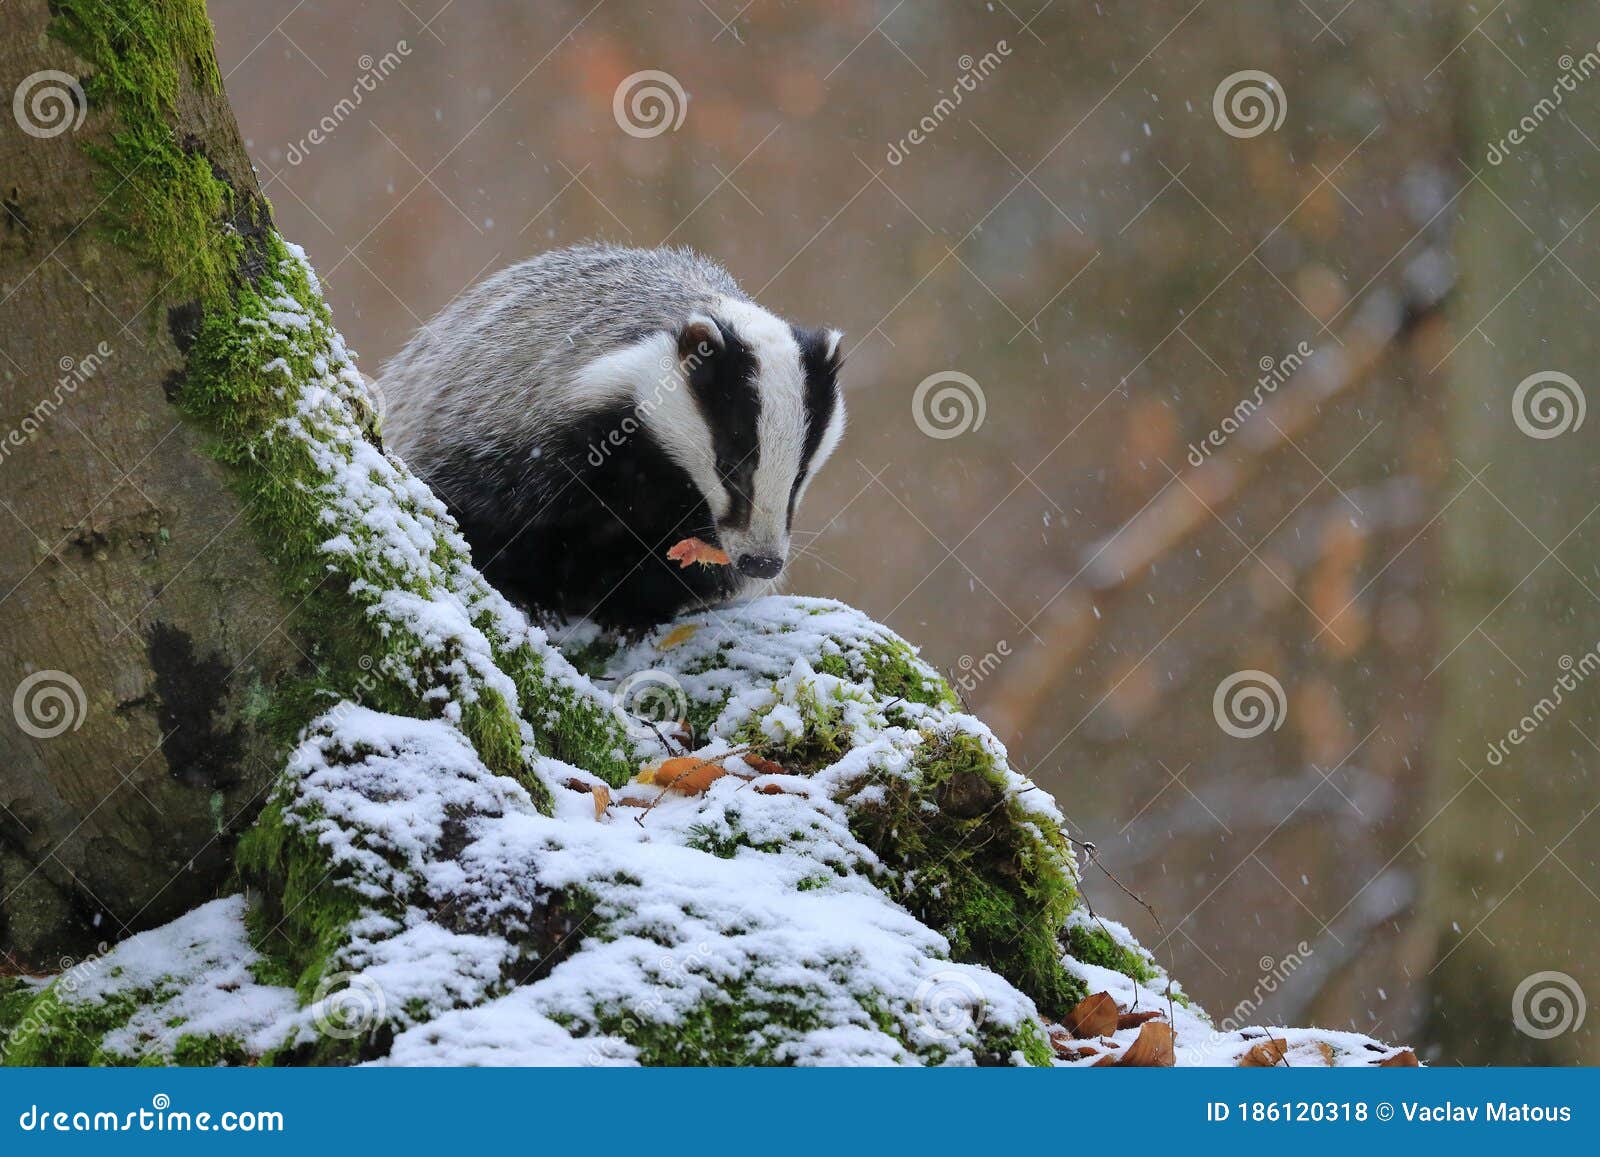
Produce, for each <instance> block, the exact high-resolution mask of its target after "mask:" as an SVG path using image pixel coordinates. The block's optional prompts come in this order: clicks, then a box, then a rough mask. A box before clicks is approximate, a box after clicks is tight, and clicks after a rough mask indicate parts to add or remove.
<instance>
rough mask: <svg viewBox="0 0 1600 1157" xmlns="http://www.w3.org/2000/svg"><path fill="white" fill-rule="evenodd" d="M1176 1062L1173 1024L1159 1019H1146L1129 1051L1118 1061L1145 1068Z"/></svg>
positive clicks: (1122, 1063) (1126, 1064) (1160, 1067)
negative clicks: (1173, 1049) (1173, 1044)
mask: <svg viewBox="0 0 1600 1157" xmlns="http://www.w3.org/2000/svg"><path fill="white" fill-rule="evenodd" d="M1176 1063H1177V1057H1176V1055H1175V1054H1174V1053H1173V1051H1172V1026H1171V1025H1170V1024H1164V1023H1162V1022H1161V1021H1159V1020H1151V1021H1146V1022H1145V1023H1144V1024H1143V1025H1142V1026H1141V1027H1140V1029H1139V1035H1138V1036H1137V1037H1136V1038H1135V1039H1134V1042H1133V1043H1132V1044H1131V1045H1129V1046H1128V1051H1127V1052H1125V1053H1123V1054H1122V1059H1121V1060H1119V1061H1117V1064H1119V1065H1122V1066H1124V1067H1131V1068H1143V1069H1165V1068H1171V1067H1172V1066H1173V1065H1174V1064H1176Z"/></svg>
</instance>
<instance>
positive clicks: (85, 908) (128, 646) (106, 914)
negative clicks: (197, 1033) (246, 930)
mask: <svg viewBox="0 0 1600 1157" xmlns="http://www.w3.org/2000/svg"><path fill="white" fill-rule="evenodd" d="M57 8H58V6H57V5H53V4H47V3H46V2H45V0H16V2H14V3H10V4H7V5H5V6H3V7H0V87H3V89H4V93H5V94H6V96H7V97H8V99H9V98H10V97H11V96H12V94H17V99H18V100H19V101H20V102H21V104H20V105H18V106H15V107H18V108H19V110H20V115H19V116H11V115H7V116H6V118H5V122H4V124H3V127H0V174H4V176H3V177H0V181H3V190H0V195H3V200H4V210H5V212H4V215H3V224H0V299H3V304H0V353H3V357H0V505H3V506H4V511H3V512H0V522H3V523H5V524H6V525H7V527H8V529H7V530H6V531H5V533H4V535H3V536H0V543H3V546H0V610H3V614H0V695H3V697H4V699H5V700H6V701H7V703H8V704H10V708H11V709H10V710H0V949H3V951H4V954H5V955H6V956H8V957H11V958H12V964H13V966H24V967H26V966H37V965H39V964H41V963H42V962H45V961H46V960H49V961H50V962H51V963H52V964H53V963H54V958H55V957H57V956H59V955H61V954H74V955H76V954H79V953H81V952H83V951H84V950H86V948H87V947H89V946H91V945H93V944H94V943H95V942H98V941H105V940H115V939H118V938H120V937H121V936H122V935H124V934H125V933H127V932H130V931H134V930H137V929H141V928H146V927H150V926H152V925H155V924H159V923H161V922H163V921H166V920H168V919H171V918H172V917H173V916H175V915H177V914H178V913H180V912H183V911H185V910H186V909H188V908H190V907H192V906H193V905H194V904H195V903H196V902H197V901H199V900H201V899H204V898H208V897H209V896H211V895H213V894H214V893H215V891H216V890H217V887H218V885H219V883H220V882H221V881H222V880H223V879H224V877H225V875H226V873H227V871H228V867H229V854H228V853H229V850H230V847H231V843H232V839H233V836H234V833H236V832H237V831H238V830H239V829H240V828H241V827H242V826H243V825H244V824H246V823H247V822H248V820H249V819H250V817H251V816H252V815H253V814H254V809H255V806H256V805H258V804H259V801H260V798H261V796H262V794H263V792H264V791H265V789H266V788H267V787H268V786H269V785H270V783H271V782H272V780H273V779H274V777H275V776H276V774H277V771H278V769H279V768H281V765H282V753H281V751H279V750H277V746H278V745H277V744H276V743H274V741H273V740H272V738H271V737H270V736H269V735H268V733H267V731H266V729H265V728H264V727H263V726H262V725H261V724H260V723H259V722H258V721H257V718H256V716H255V714H254V713H253V710H252V708H253V706H254V705H255V704H257V703H259V702H260V701H261V700H262V699H263V698H264V697H265V696H266V695H267V694H268V693H270V690H271V688H272V687H273V685H274V683H275V682H276V681H277V680H278V679H279V677H280V676H281V675H282V673H284V672H285V671H287V670H290V669H292V668H293V667H295V665H297V664H300V663H302V662H303V659H302V655H301V651H300V647H299V645H297V644H296V643H295V642H294V641H293V640H292V639H291V637H290V635H289V634H287V633H286V632H285V630H284V629H283V627H284V624H285V622H286V620H287V619H288V617H289V615H290V613H291V611H292V606H291V605H290V604H289V602H288V600H287V599H286V597H285V595H284V593H283V591H282V589H281V586H280V584H279V583H278V582H277V581H276V578H275V575H274V572H273V569H272V568H271V567H270V566H269V565H267V564H266V560H265V559H264V557H263V555H262V552H261V550H260V549H259V548H258V547H257V545H256V544H255V541H254V540H253V538H252V536H251V535H249V534H247V533H244V524H243V521H242V519H243V516H244V515H245V513H246V511H245V500H244V499H243V498H241V497H240V496H239V495H238V494H237V493H236V492H235V491H234V490H232V489H230V487H229V484H228V479H227V477H226V475H225V471H224V468H223V467H222V466H221V465H219V464H218V463H216V462H214V461H213V460H212V459H211V458H209V457H208V456H207V454H206V444H207V436H206V434H205V433H204V432H203V431H202V430H200V429H199V428H198V427H197V426H196V425H195V424H194V423H192V422H189V421H187V420H185V419H184V418H183V417H182V416H181V415H180V413H179V412H178V410H177V408H176V407H175V406H174V404H173V403H172V398H171V395H172V389H171V386H172V383H173V382H174V380H175V378H176V375H178V374H179V373H180V371H181V369H182V366H183V362H184V358H183V354H182V352H181V351H180V348H179V341H180V340H181V339H183V338H184V335H185V333H186V332H187V331H188V330H190V329H191V328H192V327H193V326H194V325H195V324H196V321H197V317H196V311H197V307H196V306H195V304H194V302H193V299H192V296H191V294H190V290H189V278H188V277H187V276H172V275H170V274H169V273H168V271H167V270H165V269H158V268H151V267H150V264H149V262H148V261H147V260H145V259H144V258H142V257H141V255H140V254H138V253H136V252H135V250H134V248H132V247H130V246H128V245H125V244H121V243H119V241H118V239H117V238H116V237H115V236H113V235H111V233H109V232H108V226H114V224H115V222H114V221H113V220H111V219H110V213H109V211H108V210H109V209H110V208H111V207H113V206H115V205H116V203H117V198H118V197H119V196H123V195H126V194H127V193H128V192H129V190H136V191H138V192H139V193H140V195H143V189H144V186H142V184H141V182H143V181H144V180H145V179H146V178H147V177H149V175H150V174H149V173H148V172H147V173H144V174H132V173H130V174H127V175H126V176H127V177H129V178H132V180H131V181H125V183H124V184H123V186H122V188H121V189H120V190H119V189H116V188H115V185H116V182H117V178H115V177H113V178H110V181H111V188H109V189H108V184H107V181H108V178H107V174H106V166H105V165H104V164H103V163H101V162H98V161H97V160H95V159H94V158H92V157H91V150H93V149H96V148H98V149H102V150H109V149H111V148H112V147H113V144H114V141H113V138H114V134H115V133H116V132H117V131H119V128H121V127H124V126H123V124H122V122H121V120H120V118H119V111H118V110H117V109H116V108H114V107H106V104H108V103H109V102H101V101H100V100H99V99H98V97H99V93H100V92H101V91H102V90H101V89H100V88H98V87H97V86H96V82H95V81H94V80H93V79H92V78H91V76H89V75H88V74H87V73H86V71H85V66H84V65H83V63H82V62H81V61H80V60H79V59H77V57H75V55H74V53H73V52H72V51H71V50H70V49H69V48H68V47H66V46H65V45H64V44H63V43H61V42H60V40H58V39H57V38H56V37H54V36H52V35H51V34H50V33H49V32H48V31H47V28H48V26H49V25H50V23H51V20H52V13H53V10H56V9H57ZM189 8H190V6H188V5H182V4H159V5H134V6H130V7H129V8H128V10H127V19H128V20H129V21H130V22H133V23H134V24H135V25H137V24H138V23H139V22H141V21H157V22H160V21H168V22H172V23H173V24H174V25H175V24H176V22H177V21H179V20H181V19H183V18H185V16H188V17H189V18H192V17H193V10H189V11H188V12H185V11H184V10H185V9H189ZM136 10H137V11H136ZM201 19H203V17H201ZM112 23H113V25H114V24H116V23H117V22H116V21H113V22H112ZM136 31H143V30H142V29H134V28H127V27H124V28H117V27H108V28H107V29H105V35H107V36H112V37H115V36H119V35H120V36H132V35H135V33H136ZM167 31H168V30H166V29H160V28H159V27H158V32H160V33H163V34H164V33H165V32H167ZM171 31H172V34H173V35H176V29H175V28H174V29H173V30H171ZM205 51H206V52H207V53H209V52H210V51H211V50H210V44H209V40H207V43H206V46H205ZM46 70H53V71H54V72H55V73H57V74H58V75H57V76H54V77H52V76H48V75H43V76H42V75H41V73H44V72H45V71H46ZM75 85H76V86H78V87H79V88H80V90H81V89H83V88H87V91H88V94H89V96H88V99H87V101H86V102H82V98H81V97H80V96H79V95H77V94H76V93H74V92H73V87H74V86H75ZM52 91H53V93H54V94H55V95H51V93H52ZM175 97H176V99H175V101H174V108H173V110H172V122H173V128H172V131H173V132H174V133H175V134H176V138H177V140H179V141H180V142H182V148H183V149H184V151H185V152H186V153H189V154H190V155H195V154H198V155H201V156H203V157H204V158H205V159H206V160H207V161H208V162H209V164H210V165H211V166H212V170H213V172H214V173H215V174H217V175H218V177H219V178H220V179H221V180H223V181H225V182H226V183H227V184H228V185H229V186H231V187H232V188H233V189H234V190H235V191H236V193H237V195H238V197H239V199H240V202H241V203H244V202H249V201H251V200H259V193H258V192H257V187H256V182H255V177H254V174H253V172H252V170H251V167H250V163H249V160H248V158H247V156H246V154H245V151H244V147H243V143H242V141H241V140H240V137H239V134H238V130H237V126H236V124H235V122H234V118H233V115H232V112H231V110H230V109H229V107H228V103H227V99H226V97H225V95H224V94H223V93H222V92H221V90H220V87H218V88H216V89H212V88H210V87H209V86H206V85H203V84H200V83H197V80H196V77H195V76H194V75H192V70H190V69H186V70H185V71H184V73H183V75H181V76H180V77H179V78H178V82H177V88H176V93H175ZM52 101H55V103H54V105H53V106H52V103H51V102H52ZM80 102H82V103H80ZM83 103H87V105H88V106H89V107H87V109H86V110H85V109H84V108H83ZM52 109H53V114H52ZM52 115H53V116H54V118H56V119H52ZM80 117H81V123H79V118H80ZM113 167H114V166H113ZM168 256H169V258H176V257H177V256H178V255H175V254H169V255H168ZM191 256H192V255H188V254H185V255H182V260H183V261H184V262H188V261H189V260H190V257H191ZM14 697H15V698H14Z"/></svg>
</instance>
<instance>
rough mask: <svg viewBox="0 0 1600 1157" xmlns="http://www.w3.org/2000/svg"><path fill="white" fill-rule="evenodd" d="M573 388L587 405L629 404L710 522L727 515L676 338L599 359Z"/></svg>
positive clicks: (649, 340) (660, 337)
mask: <svg viewBox="0 0 1600 1157" xmlns="http://www.w3.org/2000/svg"><path fill="white" fill-rule="evenodd" d="M574 387H575V388H574V393H575V394H576V395H578V396H579V397H582V398H583V399H585V400H586V401H589V402H590V403H591V404H592V403H593V401H594V400H596V399H600V398H603V399H605V400H606V401H607V402H616V401H628V400H631V401H632V402H633V405H634V413H635V414H637V415H638V417H639V419H640V420H641V421H642V422H643V423H644V424H645V425H646V426H648V427H649V429H650V431H651V433H653V434H654V435H655V437H656V441H657V442H659V443H660V445H661V448H662V449H663V450H664V451H665V452H666V454H667V456H668V457H669V458H671V459H672V460H673V461H674V462H676V463H677V464H678V465H679V466H681V467H682V468H683V469H684V470H685V471H687V472H688V474H689V477H690V478H692V479H693V480H694V484H695V486H696V487H697V488H699V490H700V493H701V494H703V495H704V496H705V499H706V502H707V503H708V504H709V505H710V507H711V513H712V515H713V517H716V518H721V517H722V516H723V515H724V514H725V513H727V509H728V496H727V493H726V492H725V491H724V490H723V488H722V481H721V479H720V478H719V477H718V476H717V455H716V449H715V447H714V446H713V445H712V441H711V429H710V427H709V426H707V425H706V420H705V417H704V415H702V414H701V413H700V407H699V405H697V404H696V402H695V400H694V395H693V394H692V393H691V391H690V390H689V382H688V378H687V377H686V375H685V374H684V369H683V365H682V363H681V362H680V361H679V360H678V343H677V338H676V337H675V335H673V334H669V333H654V334H651V335H650V336H649V337H646V338H644V339H642V340H640V341H637V342H635V343H633V344H632V345H629V346H624V347H623V348H622V349H619V350H616V351H614V352H612V353H609V354H607V355H605V356H604V357H602V358H597V359H596V360H595V361H592V362H590V363H589V364H588V365H586V366H585V367H584V368H583V370H582V372H581V373H580V374H579V375H578V380H577V381H576V382H575V383H574Z"/></svg>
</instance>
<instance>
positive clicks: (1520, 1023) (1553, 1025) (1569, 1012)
mask: <svg viewBox="0 0 1600 1157" xmlns="http://www.w3.org/2000/svg"><path fill="white" fill-rule="evenodd" d="M1588 1011H1589V1002H1588V1001H1587V1000H1585V999H1584V996H1583V988H1582V987H1581V986H1580V985H1579V984H1578V982H1577V981H1576V980H1574V979H1573V978H1572V977H1570V976H1568V975H1567V974H1566V973H1565V972H1535V973H1534V974H1533V975H1532V976H1528V977H1524V978H1523V981H1522V983H1521V984H1519V985H1517V990H1516V991H1515V992H1513V993H1512V994H1511V1023H1512V1024H1514V1025H1516V1026H1517V1031H1518V1032H1520V1033H1522V1034H1523V1035H1524V1036H1531V1037H1533V1038H1534V1039H1535V1040H1549V1039H1550V1038H1551V1037H1558V1036H1560V1035H1561V1034H1562V1033H1565V1032H1577V1031H1578V1030H1579V1029H1580V1028H1582V1027H1583V1018H1584V1016H1585V1014H1587V1013H1588Z"/></svg>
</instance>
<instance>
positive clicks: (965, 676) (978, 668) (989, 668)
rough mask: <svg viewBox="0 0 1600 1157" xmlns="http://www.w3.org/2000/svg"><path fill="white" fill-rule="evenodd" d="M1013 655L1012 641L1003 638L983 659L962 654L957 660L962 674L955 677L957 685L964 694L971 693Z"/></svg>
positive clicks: (957, 665)
mask: <svg viewBox="0 0 1600 1157" xmlns="http://www.w3.org/2000/svg"><path fill="white" fill-rule="evenodd" d="M1010 657H1011V642H1010V640H1009V639H1001V640H1000V641H999V642H998V643H996V644H995V645H994V650H992V651H989V652H988V653H987V654H985V655H984V656H983V658H981V659H974V658H973V657H972V656H971V655H962V656H961V658H959V659H957V660H956V667H957V668H958V669H959V670H960V672H961V674H959V675H957V676H956V677H955V685H956V686H957V687H959V688H960V689H961V692H962V694H964V695H970V694H972V692H974V691H976V690H977V689H978V685H979V684H980V683H982V682H983V681H984V680H985V679H987V678H988V677H989V676H990V675H993V674H994V673H995V672H996V671H998V670H999V669H1000V664H1001V663H1003V662H1005V660H1007V659H1009V658H1010Z"/></svg>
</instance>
